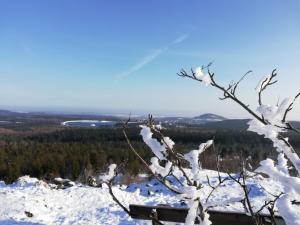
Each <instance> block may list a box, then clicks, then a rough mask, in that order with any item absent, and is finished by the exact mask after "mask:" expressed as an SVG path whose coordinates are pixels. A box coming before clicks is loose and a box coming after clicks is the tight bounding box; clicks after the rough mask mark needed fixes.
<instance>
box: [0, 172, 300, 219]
mask: <svg viewBox="0 0 300 225" xmlns="http://www.w3.org/2000/svg"><path fill="white" fill-rule="evenodd" d="M201 173H202V174H203V176H202V177H203V181H202V183H203V185H204V187H203V189H202V191H203V199H205V198H206V196H207V195H208V193H209V192H210V190H211V188H210V187H209V186H208V185H207V179H206V175H208V176H209V177H211V180H210V181H211V184H212V185H213V184H214V183H215V182H217V172H215V171H210V170H203V171H201ZM222 176H226V175H225V174H222ZM248 186H249V187H250V188H251V191H250V197H251V200H252V205H253V206H255V207H254V209H259V208H260V206H261V205H263V203H264V202H265V201H266V200H267V199H268V198H269V197H270V194H279V193H280V192H281V191H282V187H281V186H280V185H279V184H278V183H274V182H273V181H271V180H269V179H267V178H263V177H261V176H256V178H255V179H249V180H248ZM113 191H114V193H115V195H116V196H117V197H118V198H119V199H120V200H121V201H122V202H123V203H124V204H125V205H126V206H128V204H142V205H158V204H170V205H172V206H176V207H185V204H184V203H180V202H178V198H177V197H176V196H175V195H174V194H172V193H170V192H169V191H168V190H166V189H165V187H163V186H161V185H160V184H159V183H158V182H157V181H155V180H152V181H149V182H147V183H142V184H131V185H129V186H128V187H127V186H125V185H123V186H115V187H114V188H113ZM237 197H241V198H242V197H243V193H242V190H241V189H240V187H239V186H237V184H236V183H235V182H234V181H232V180H228V182H227V183H226V185H225V186H222V187H220V189H218V190H217V191H216V192H214V194H213V195H212V198H211V200H212V201H218V202H219V201H226V200H229V199H231V198H237ZM0 204H1V207H0V224H4V225H12V224H20V225H40V224H107V225H108V224H109V225H113V224H146V223H147V222H146V221H141V220H132V219H131V218H129V217H128V215H127V214H126V213H124V212H123V211H122V209H121V208H119V206H118V205H116V204H115V203H114V202H113V200H112V199H111V196H110V195H109V192H108V187H106V186H105V185H103V187H102V188H94V187H89V186H85V185H81V184H76V185H75V186H73V187H70V188H67V189H64V190H62V189H53V188H51V187H50V186H49V185H48V184H47V183H45V182H43V181H39V180H37V179H35V178H30V177H27V176H24V177H21V178H19V180H18V181H17V182H16V183H14V184H11V185H6V184H5V183H4V182H0ZM214 209H217V210H221V211H240V212H241V211H242V212H243V211H244V209H243V206H242V204H241V203H232V204H230V205H227V206H223V207H217V208H214ZM25 211H26V212H30V213H32V214H33V216H32V217H28V216H27V215H26V214H25ZM299 213H300V207H299Z"/></svg>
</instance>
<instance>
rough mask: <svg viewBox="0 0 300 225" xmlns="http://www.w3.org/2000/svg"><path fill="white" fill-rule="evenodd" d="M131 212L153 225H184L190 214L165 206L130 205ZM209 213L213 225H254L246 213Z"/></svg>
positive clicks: (279, 219)
mask: <svg viewBox="0 0 300 225" xmlns="http://www.w3.org/2000/svg"><path fill="white" fill-rule="evenodd" d="M129 211H130V215H131V218H133V219H141V220H152V224H153V225H156V224H157V223H156V222H155V220H153V218H156V219H157V220H159V221H168V222H177V223H184V222H185V218H186V216H187V213H188V209H187V208H174V207H170V206H165V205H159V206H145V205H129ZM208 213H209V214H210V220H211V221H212V224H213V225H253V222H252V218H251V217H250V216H248V215H246V214H245V213H238V212H220V211H214V210H209V211H208ZM261 217H262V221H264V224H272V223H271V222H270V221H271V220H270V216H269V215H264V214H262V215H261ZM275 221H276V224H277V225H286V224H285V222H284V220H283V219H282V217H279V216H276V217H275ZM196 223H197V221H196ZM198 223H199V222H198Z"/></svg>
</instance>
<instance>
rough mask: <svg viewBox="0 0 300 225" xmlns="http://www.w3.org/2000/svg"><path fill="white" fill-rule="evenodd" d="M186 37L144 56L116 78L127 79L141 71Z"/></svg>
mask: <svg viewBox="0 0 300 225" xmlns="http://www.w3.org/2000/svg"><path fill="white" fill-rule="evenodd" d="M187 37H188V35H187V34H184V35H181V36H180V37H178V38H176V39H175V40H174V41H172V42H170V43H169V44H167V45H166V46H164V47H162V48H159V49H156V50H154V51H153V52H151V53H150V54H148V55H146V56H144V57H143V58H142V59H140V60H139V61H138V62H137V63H136V64H135V65H133V66H132V67H131V68H129V69H128V70H127V71H125V72H123V73H121V74H119V75H118V76H117V78H124V77H127V76H129V75H131V74H133V73H135V72H137V71H139V70H140V69H142V68H143V67H144V66H146V65H148V64H149V63H151V62H152V61H153V60H155V59H156V58H157V57H158V56H160V55H161V54H162V53H164V52H165V51H167V50H168V49H169V48H170V47H172V46H173V45H177V44H180V43H181V42H183V41H184V40H185V39H186V38H187Z"/></svg>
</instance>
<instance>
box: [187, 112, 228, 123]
mask: <svg viewBox="0 0 300 225" xmlns="http://www.w3.org/2000/svg"><path fill="white" fill-rule="evenodd" d="M193 120H198V121H204V122H211V121H223V120H227V118H225V117H223V116H219V115H216V114H212V113H205V114H202V115H200V116H196V117H194V118H193Z"/></svg>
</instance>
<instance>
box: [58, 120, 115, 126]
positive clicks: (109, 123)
mask: <svg viewBox="0 0 300 225" xmlns="http://www.w3.org/2000/svg"><path fill="white" fill-rule="evenodd" d="M116 124H117V122H116V121H107V120H70V121H65V122H62V123H61V125H63V126H70V127H112V126H115V125H116Z"/></svg>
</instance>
